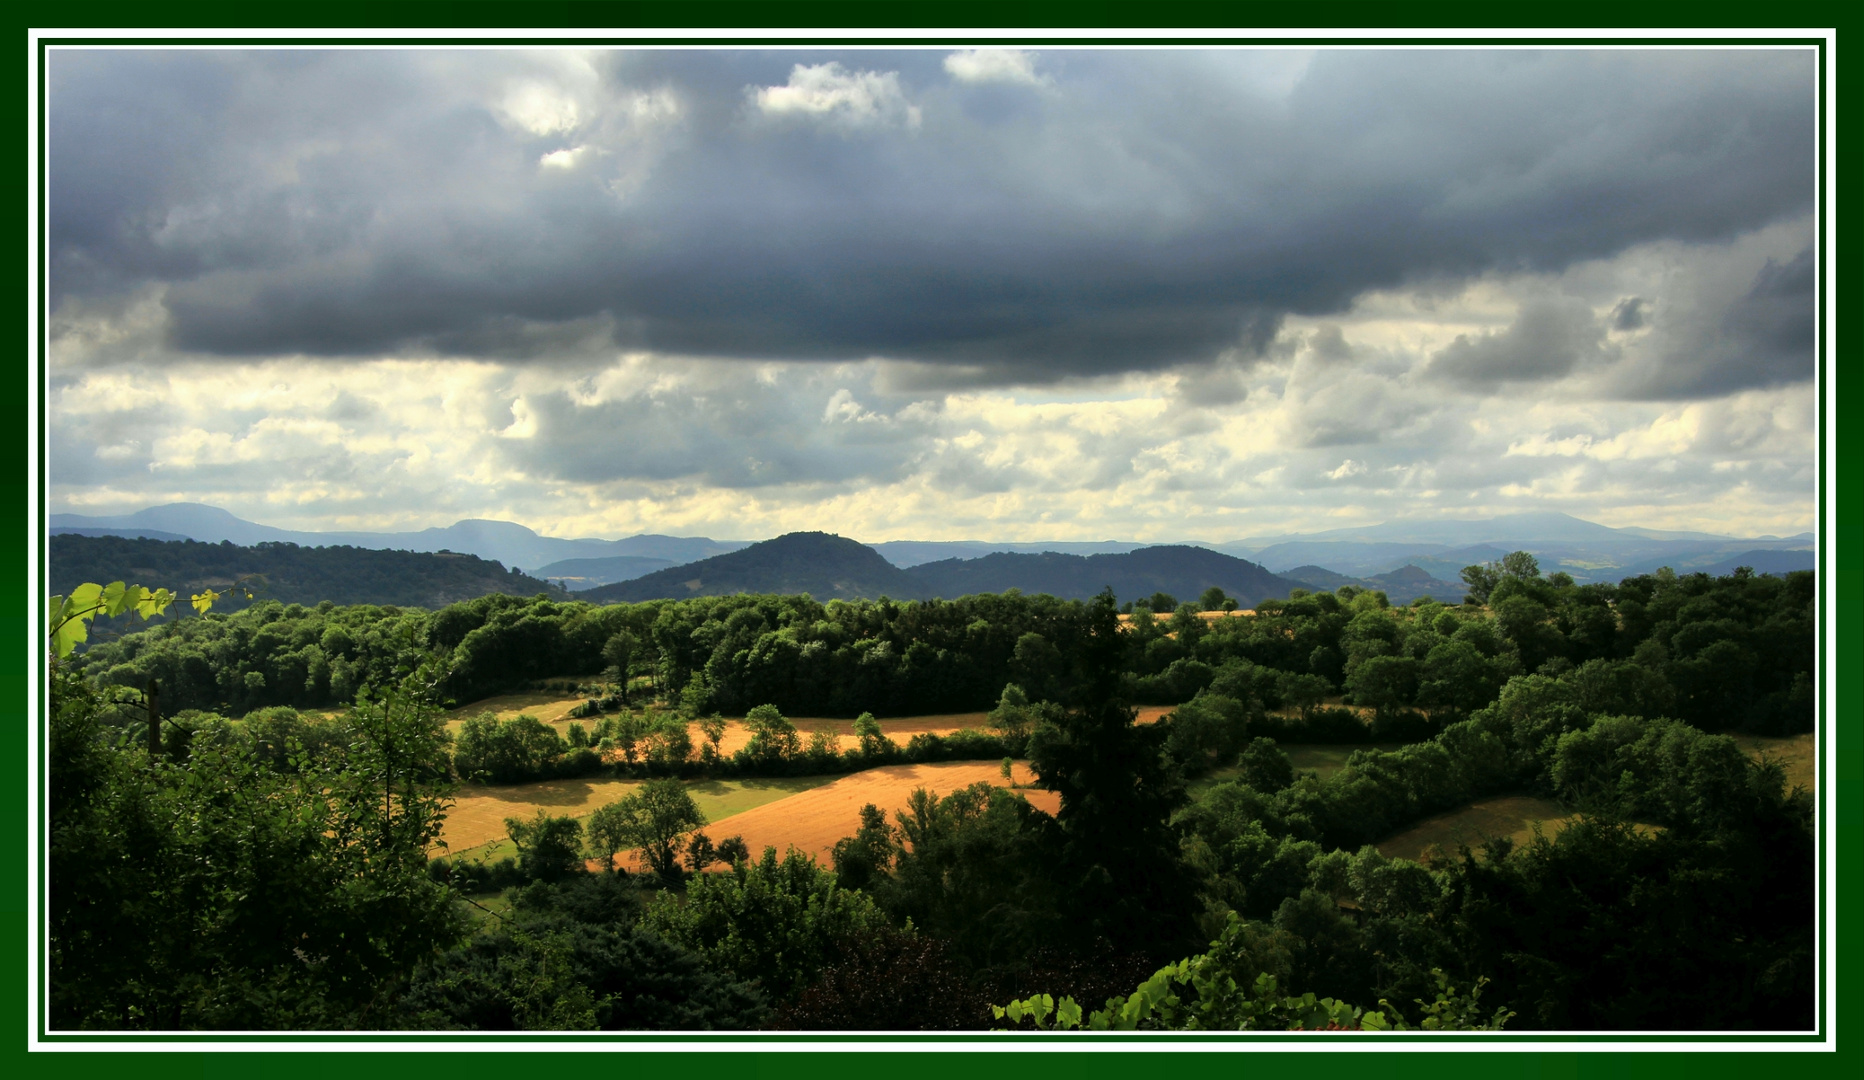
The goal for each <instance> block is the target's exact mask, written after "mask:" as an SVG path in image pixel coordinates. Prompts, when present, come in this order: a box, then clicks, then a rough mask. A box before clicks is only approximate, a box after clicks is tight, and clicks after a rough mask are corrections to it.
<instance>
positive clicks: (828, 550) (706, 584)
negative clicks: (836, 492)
mask: <svg viewBox="0 0 1864 1080" xmlns="http://www.w3.org/2000/svg"><path fill="white" fill-rule="evenodd" d="M734 593H780V594H786V595H794V594H796V593H808V594H809V595H810V596H813V597H815V598H816V599H817V600H835V599H840V600H852V599H856V598H868V599H873V598H877V597H881V596H890V597H893V598H894V599H896V600H914V599H921V598H923V597H926V596H928V595H930V594H929V593H928V592H927V591H926V589H925V586H924V585H923V584H921V583H920V582H919V580H918V579H916V578H914V577H912V576H910V575H908V573H907V572H906V571H904V570H901V569H900V568H899V567H897V566H894V565H893V564H892V563H890V562H888V561H887V560H886V559H884V558H882V557H881V555H880V553H879V552H877V551H875V550H874V549H873V548H871V547H868V546H867V545H866V544H863V543H861V542H859V541H857V540H849V539H847V538H846V537H842V536H835V535H832V534H830V533H823V532H798V533H787V534H785V535H783V536H779V537H777V538H776V539H774V540H766V541H764V542H763V543H761V544H752V545H751V546H750V547H747V548H745V549H743V550H742V551H733V552H730V553H728V554H725V555H715V556H713V557H712V558H710V559H701V560H699V561H698V562H693V563H687V564H685V565H684V566H675V567H670V568H668V569H665V570H656V571H655V572H653V573H651V574H644V575H642V576H641V577H638V578H635V579H633V580H632V581H622V582H617V583H615V584H613V585H603V586H601V587H600V588H595V589H586V590H583V591H582V592H579V593H577V594H576V598H577V599H578V600H588V601H590V602H592V603H598V604H613V603H619V602H624V601H625V602H629V603H638V602H640V601H642V600H667V599H672V600H684V599H686V598H687V597H692V596H730V595H732V594H734Z"/></svg>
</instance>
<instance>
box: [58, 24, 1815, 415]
mask: <svg viewBox="0 0 1864 1080" xmlns="http://www.w3.org/2000/svg"><path fill="white" fill-rule="evenodd" d="M1811 64H1812V55H1811V54H1810V53H1808V52H1792V51H1767V50H1757V51H1752V52H1741V51H1732V52H1687V51H1683V52H1661V51H1654V52H1640V51H1635V50H1633V51H1613V52H1589V51H1575V52H1565V51H1549V52H1532V51H1505V52H1488V51H1481V50H1470V51H1450V52H1433V51H1394V52H1376V51H1373V52H1319V53H1315V54H1312V55H1307V54H1295V55H1291V54H1286V53H1280V52H1266V53H1265V52H1211V51H1191V52H1179V51H1144V50H1141V51H1117V52H1101V51H1073V50H1034V51H999V52H994V53H993V52H988V51H966V52H962V53H957V54H948V53H939V52H933V51H907V52H867V53H863V52H849V53H835V54H827V53H822V54H817V53H797V52H764V53H758V52H743V53H726V52H685V51H681V52H664V53H657V52H645V53H605V52H595V53H539V54H531V53H507V52H471V53H454V52H445V51H442V52H434V53H395V52H375V51H305V52H291V51H282V52H242V51H213V50H209V51H186V52H85V51H81V50H77V51H59V52H55V53H54V54H53V55H52V59H51V62H50V66H49V73H50V87H51V89H50V96H49V102H50V127H49V133H50V145H51V147H52V155H51V161H52V168H51V182H50V190H51V214H52V218H51V225H52V228H51V235H52V238H53V245H52V277H51V283H52V287H53V290H54V294H53V303H54V306H55V308H58V309H60V310H63V309H64V308H65V306H66V305H72V307H71V310H79V309H81V308H83V307H84V305H85V304H86V303H92V304H94V303H97V302H106V303H110V302H115V303H126V302H128V300H127V298H130V297H134V296H148V295H156V296H159V300H158V301H157V302H158V303H159V304H160V306H161V308H162V311H163V313H164V316H165V320H166V321H165V324H164V326H165V330H164V332H165V335H166V341H167V344H168V345H169V346H170V347H171V348H173V349H175V350H178V351H182V352H186V353H190V354H194V355H197V356H204V357H224V358H229V359H235V358H253V357H261V356H273V355H285V354H291V355H302V356H307V357H373V356H380V355H386V354H402V355H406V354H424V355H436V356H453V357H468V358H486V359H494V360H501V361H526V360H533V359H539V358H543V359H550V358H562V357H565V356H584V357H587V356H590V355H598V354H602V353H606V354H608V355H613V353H614V352H616V351H618V350H619V351H630V350H634V351H653V352H658V353H666V354H675V355H686V356H705V357H715V358H736V359H746V360H759V361H763V360H806V361H858V360H864V359H868V358H875V357H879V358H886V359H890V360H896V361H910V362H916V363H921V364H930V365H939V366H943V367H947V368H950V369H952V370H953V371H955V372H963V373H964V375H963V376H962V378H963V380H964V381H966V382H968V383H970V384H974V385H984V384H993V385H1002V384H1039V383H1043V382H1048V381H1053V380H1056V379H1062V378H1068V377H1092V376H1097V375H1106V374H1111V373H1118V372H1123V371H1146V370H1161V369H1165V368H1170V367H1173V366H1177V365H1183V364H1187V363H1192V364H1201V363H1208V362H1211V361H1214V360H1216V359H1218V358H1220V357H1223V356H1226V355H1237V354H1239V353H1240V354H1241V355H1244V356H1250V355H1257V354H1260V353H1261V352H1262V350H1264V349H1265V348H1266V347H1267V346H1268V343H1269V342H1271V341H1272V340H1273V339H1274V337H1275V335H1276V333H1277V331H1278V330H1279V328H1280V327H1281V326H1282V324H1283V322H1284V321H1285V319H1286V318H1288V317H1291V316H1308V317H1318V316H1325V315H1328V314H1335V313H1339V312H1343V311H1346V310H1348V309H1349V308H1350V306H1351V305H1352V303H1353V302H1354V301H1355V299H1356V298H1357V297H1359V296H1361V295H1362V294H1364V293H1366V292H1367V291H1369V290H1375V289H1392V288H1399V287H1404V286H1407V285H1420V284H1425V283H1433V282H1434V283H1437V284H1436V286H1434V287H1441V286H1442V283H1443V282H1445V281H1458V280H1470V279H1474V278H1478V277H1481V276H1482V275H1485V274H1493V273H1498V272H1532V273H1558V272H1560V271H1561V270H1563V269H1564V268H1566V267H1568V266H1570V265H1573V264H1574V263H1576V262H1579V261H1583V260H1592V259H1600V258H1607V257H1610V256H1612V255H1613V254H1615V253H1617V252H1621V251H1624V250H1626V249H1627V248H1630V247H1633V246H1635V245H1637V244H1640V243H1646V242H1651V241H1658V240H1676V241H1682V242H1686V243H1692V244H1705V243H1719V242H1724V241H1727V240H1729V239H1731V238H1733V237H1736V236H1739V235H1741V234H1743V233H1746V232H1750V231H1752V230H1754V229H1757V228H1761V227H1763V226H1766V225H1768V224H1770V223H1775V222H1778V221H1782V220H1787V219H1791V218H1794V217H1797V216H1803V215H1804V214H1806V213H1807V211H1808V209H1809V207H1810V205H1811V200H1812V196H1813V189H1812V184H1811V169H1810V168H1809V166H1810V165H1811V164H1812V155H1813V128H1812V115H1813V114H1812V112H1811V110H1810V109H1808V108H1807V106H1806V102H1807V95H1808V88H1809V87H1810V85H1811ZM1769 287H1776V286H1769ZM1793 287H1796V286H1793V285H1792V283H1791V282H1787V283H1785V284H1782V285H1779V286H1777V287H1776V288H1793ZM1761 288H1762V286H1761V285H1759V284H1758V283H1757V284H1756V289H1761ZM151 290H153V292H152V291H151ZM1774 295H1775V294H1773V293H1768V294H1766V296H1765V297H1763V296H1761V295H1760V293H1756V295H1755V298H1754V299H1753V300H1752V301H1751V302H1749V303H1748V307H1747V308H1742V309H1740V310H1735V309H1730V311H1729V312H1728V313H1727V314H1726V316H1725V318H1726V320H1728V326H1729V327H1730V328H1731V329H1732V331H1733V332H1735V333H1737V334H1738V335H1743V334H1744V335H1747V337H1748V338H1750V339H1752V340H1753V341H1754V342H1755V343H1756V344H1757V347H1771V346H1772V344H1774V343H1776V342H1780V341H1783V340H1785V336H1784V335H1786V332H1787V330H1789V329H1790V327H1788V325H1787V324H1788V323H1790V321H1791V319H1790V316H1791V315H1792V314H1793V311H1796V310H1797V309H1791V310H1788V309H1789V307H1790V305H1789V304H1788V301H1786V300H1778V301H1776V300H1774V299H1769V297H1773V296H1774ZM1780 295H1782V296H1784V295H1785V294H1780ZM1763 309H1764V310H1763ZM1524 332H1525V331H1524ZM1744 340H1745V339H1744ZM1547 363H1550V364H1552V365H1553V366H1554V367H1558V366H1559V363H1561V361H1559V360H1557V359H1554V360H1550V361H1547ZM1498 365H1499V366H1498ZM1510 365H1513V366H1510ZM1523 365H1527V366H1525V367H1524V366H1523ZM1697 365H1698V366H1699V367H1700V366H1705V365H1706V366H1708V367H1710V368H1712V369H1713V370H1712V371H1710V372H1708V373H1706V374H1703V375H1701V376H1699V377H1698V378H1697V379H1696V381H1695V383H1694V384H1691V385H1708V384H1713V385H1715V386H1717V387H1718V388H1727V387H1731V386H1739V385H1755V384H1757V382H1765V381H1767V380H1768V379H1770V378H1771V375H1770V374H1768V373H1770V372H1772V371H1773V370H1774V369H1773V368H1772V367H1768V368H1767V371H1766V372H1762V371H1760V370H1758V369H1757V366H1756V364H1754V363H1752V362H1750V361H1749V360H1748V359H1746V358H1745V354H1743V355H1735V354H1734V353H1732V352H1731V353H1729V354H1728V355H1721V354H1717V355H1714V356H1704V357H1702V358H1700V359H1699V360H1698V361H1697ZM1451 366H1453V367H1455V368H1456V369H1457V370H1458V371H1461V372H1463V373H1464V377H1466V378H1489V377H1509V376H1506V375H1505V372H1510V371H1512V372H1517V373H1519V372H1523V371H1525V372H1528V373H1530V374H1532V373H1533V372H1534V371H1536V370H1543V369H1535V368H1533V366H1532V363H1531V362H1529V361H1527V360H1526V359H1523V358H1522V357H1516V358H1515V359H1513V360H1501V359H1496V360H1494V361H1493V362H1489V361H1481V360H1479V359H1473V358H1472V359H1469V360H1468V361H1467V362H1462V361H1459V362H1458V363H1456V364H1453V365H1451ZM1544 370H1547V371H1550V370H1551V368H1545V369H1544ZM1484 373H1487V374H1484ZM1763 375H1766V378H1763ZM1677 385H1678V386H1683V384H1682V383H1678V384H1677ZM1684 389H1687V387H1684Z"/></svg>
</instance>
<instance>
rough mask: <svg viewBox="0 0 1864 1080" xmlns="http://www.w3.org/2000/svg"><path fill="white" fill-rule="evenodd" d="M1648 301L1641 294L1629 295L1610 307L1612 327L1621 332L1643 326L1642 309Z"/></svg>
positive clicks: (1647, 305)
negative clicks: (1613, 306) (1615, 305)
mask: <svg viewBox="0 0 1864 1080" xmlns="http://www.w3.org/2000/svg"><path fill="white" fill-rule="evenodd" d="M1649 306H1650V305H1649V303H1648V302H1647V301H1645V300H1644V298H1643V297H1641V296H1630V297H1626V298H1625V299H1623V300H1621V301H1619V302H1618V306H1617V307H1615V308H1613V309H1612V329H1613V330H1617V331H1619V332H1621V333H1628V332H1629V331H1632V330H1641V329H1643V328H1644V322H1645V320H1644V309H1645V308H1646V307H1649Z"/></svg>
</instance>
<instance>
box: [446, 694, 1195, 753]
mask: <svg viewBox="0 0 1864 1080" xmlns="http://www.w3.org/2000/svg"><path fill="white" fill-rule="evenodd" d="M584 700H586V699H585V698H581V697H568V696H565V695H563V694H559V693H525V694H504V695H501V696H499V697H493V698H486V699H485V700H484V701H476V702H473V703H472V704H471V705H467V706H464V707H462V708H458V709H453V710H451V711H449V712H447V713H446V714H445V716H446V718H447V719H446V728H447V730H448V731H449V732H453V733H456V734H457V733H458V731H459V729H460V726H461V725H462V724H464V723H465V722H466V720H467V719H468V718H469V717H474V716H478V715H480V714H481V713H486V712H489V713H491V714H492V715H494V716H496V717H497V718H498V719H500V720H512V719H516V718H517V717H519V716H534V717H536V718H537V719H539V720H541V721H543V722H544V723H546V724H549V725H550V726H551V727H553V728H555V729H556V731H557V734H559V735H565V736H567V735H568V733H569V729H570V724H571V723H573V722H574V721H572V720H571V719H570V715H569V713H570V710H571V709H573V708H575V707H576V706H578V705H580V704H582V703H583V701H584ZM1173 708H1175V706H1171V705H1141V706H1139V722H1140V723H1142V724H1152V723H1157V722H1158V720H1159V718H1160V717H1162V716H1164V715H1165V714H1166V713H1169V712H1171V711H1172V709H1173ZM789 721H790V723H792V724H795V725H796V730H797V731H798V732H799V733H800V734H801V735H802V740H803V742H804V744H807V743H808V742H809V737H810V736H811V735H814V734H815V733H816V732H818V731H827V732H829V733H831V734H833V735H834V736H835V741H836V745H837V746H838V747H839V748H840V749H842V750H852V749H854V748H856V747H857V746H859V745H860V743H861V741H860V740H859V739H858V738H856V737H855V734H854V721H853V720H845V719H837V718H834V717H826V716H792V717H790V718H789ZM597 722H598V718H596V717H589V718H586V719H584V720H583V721H582V724H583V726H584V727H585V728H588V729H591V730H593V729H594V727H595V725H596V723H597ZM964 728H976V729H978V730H984V731H987V730H989V729H990V716H989V714H988V713H981V712H968V713H935V714H931V715H926V716H895V717H883V718H882V719H881V721H880V731H881V734H883V735H885V736H886V737H887V738H889V739H892V740H893V741H894V742H896V743H898V744H900V745H901V746H905V745H906V744H907V743H908V742H909V741H911V739H912V737H913V736H914V735H921V734H929V735H950V734H952V733H953V732H955V731H959V730H961V729H964ZM686 730H687V731H688V732H689V733H690V734H691V735H692V740H693V750H694V753H697V752H698V749H699V746H700V744H701V743H703V742H704V741H705V736H704V735H703V734H702V733H701V732H700V731H699V725H697V724H689V725H687V729H686ZM750 741H751V732H750V729H749V728H747V727H745V726H744V718H743V717H727V718H726V721H725V735H724V737H723V738H721V739H720V740H719V744H718V747H719V753H721V754H723V755H725V756H726V757H730V756H731V755H733V754H735V753H737V752H738V751H739V750H742V749H744V747H745V746H746V745H748V744H749V743H750Z"/></svg>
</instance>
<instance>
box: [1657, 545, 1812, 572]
mask: <svg viewBox="0 0 1864 1080" xmlns="http://www.w3.org/2000/svg"><path fill="white" fill-rule="evenodd" d="M1739 566H1745V567H1748V568H1749V569H1751V570H1753V571H1754V572H1755V573H1756V574H1790V573H1792V572H1793V571H1795V570H1813V569H1817V567H1816V566H1815V565H1814V559H1813V553H1812V552H1811V551H1765V550H1762V551H1749V552H1746V553H1744V554H1741V555H1736V556H1735V557H1734V558H1732V559H1723V560H1722V561H1721V562H1717V563H1710V564H1709V565H1707V566H1692V567H1690V568H1689V570H1688V572H1689V573H1692V574H1697V573H1701V574H1707V575H1709V576H1710V577H1726V576H1727V575H1729V574H1732V573H1734V572H1735V568H1736V567H1739ZM1678 572H1679V573H1680V572H1681V571H1680V570H1679V571H1678Z"/></svg>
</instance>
